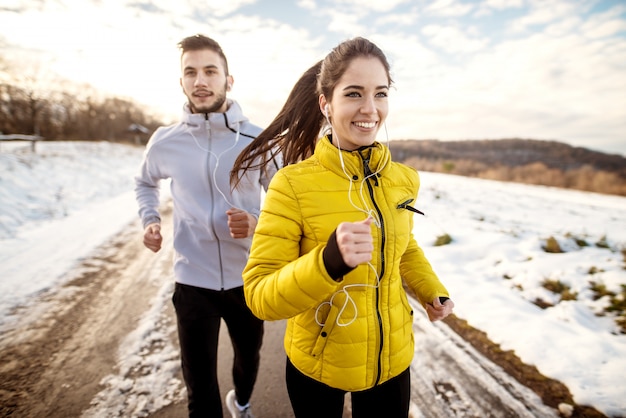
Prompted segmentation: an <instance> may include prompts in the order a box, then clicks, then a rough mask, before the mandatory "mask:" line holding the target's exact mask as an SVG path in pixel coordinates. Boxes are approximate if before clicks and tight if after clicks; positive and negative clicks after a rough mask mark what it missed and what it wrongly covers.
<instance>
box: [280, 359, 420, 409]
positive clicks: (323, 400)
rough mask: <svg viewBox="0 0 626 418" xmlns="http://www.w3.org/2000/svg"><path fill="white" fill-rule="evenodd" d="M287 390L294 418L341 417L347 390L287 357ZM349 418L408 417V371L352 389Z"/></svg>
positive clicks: (409, 379)
mask: <svg viewBox="0 0 626 418" xmlns="http://www.w3.org/2000/svg"><path fill="white" fill-rule="evenodd" d="M286 380H287V391H288V392H289V400H290V401H291V407H292V408H293V412H294V414H295V416H296V417H297V418H319V417H324V418H341V417H342V416H343V403H344V402H343V401H344V396H345V394H346V391H344V390H340V389H335V388H332V387H330V386H328V385H325V384H323V383H321V382H318V381H317V380H314V379H311V378H310V377H308V376H305V375H304V374H302V373H301V372H300V371H299V370H298V369H296V368H295V367H294V366H293V364H291V362H290V361H289V359H287V367H286ZM350 396H351V397H352V418H407V417H408V416H409V402H410V400H411V372H410V368H407V369H406V370H405V371H404V372H402V373H401V374H400V375H398V376H396V377H394V378H393V379H391V380H388V381H387V382H385V383H383V384H382V385H378V386H375V387H373V388H371V389H368V390H364V391H362V392H351V394H350Z"/></svg>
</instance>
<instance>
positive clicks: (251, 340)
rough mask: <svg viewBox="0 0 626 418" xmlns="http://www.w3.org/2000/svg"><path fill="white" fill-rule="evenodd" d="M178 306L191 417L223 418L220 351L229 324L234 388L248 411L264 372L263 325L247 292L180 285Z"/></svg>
mask: <svg viewBox="0 0 626 418" xmlns="http://www.w3.org/2000/svg"><path fill="white" fill-rule="evenodd" d="M172 302H173V304H174V308H175V310H176V319H177V324H178V340H179V343H180V355H181V364H182V370H183V377H184V379H185V385H186V386H187V401H188V409H189V417H221V416H222V399H221V396H220V390H219V385H218V379H217V348H218V337H219V331H220V321H221V319H222V318H223V319H224V322H225V323H226V326H227V327H228V333H229V334H230V339H231V341H232V345H233V350H234V359H233V382H234V385H235V392H236V394H237V400H238V402H239V403H240V404H241V405H245V404H246V403H247V402H248V401H249V400H250V396H251V395H252V389H253V387H254V383H255V382H256V378H257V373H258V370H259V361H260V354H259V351H260V349H261V343H262V341H263V321H261V320H260V319H258V318H256V317H255V316H254V315H253V314H252V312H251V311H250V309H249V308H248V306H247V305H246V302H245V299H244V296H243V287H237V288H235V289H231V290H225V291H215V290H209V289H202V288H199V287H194V286H187V285H183V284H180V283H176V287H175V289H174V295H173V296H172Z"/></svg>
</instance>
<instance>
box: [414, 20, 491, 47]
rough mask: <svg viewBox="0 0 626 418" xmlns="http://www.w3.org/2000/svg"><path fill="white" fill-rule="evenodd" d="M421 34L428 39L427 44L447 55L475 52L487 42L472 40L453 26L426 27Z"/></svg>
mask: <svg viewBox="0 0 626 418" xmlns="http://www.w3.org/2000/svg"><path fill="white" fill-rule="evenodd" d="M422 33H423V34H424V35H425V36H426V37H427V38H428V40H429V43H431V44H432V45H434V46H436V47H439V48H441V50H443V51H445V52H446V53H449V54H456V53H473V52H477V51H480V50H481V49H483V48H484V47H485V46H486V45H487V44H488V42H489V41H488V40H487V39H485V38H483V39H472V38H470V37H469V36H467V35H466V34H465V33H463V32H462V31H461V30H460V29H459V28H457V27H453V26H441V25H427V26H425V27H424V28H423V29H422Z"/></svg>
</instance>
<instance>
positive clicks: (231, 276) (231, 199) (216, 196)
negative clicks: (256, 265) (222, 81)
mask: <svg viewBox="0 0 626 418" xmlns="http://www.w3.org/2000/svg"><path fill="white" fill-rule="evenodd" d="M260 132H261V128H260V127H258V126H256V125H253V124H251V123H250V122H249V121H248V118H246V117H245V116H244V115H243V112H242V111H241V107H240V106H239V105H238V104H237V102H235V101H233V100H228V110H227V111H226V113H209V114H204V113H196V114H193V113H191V112H190V111H189V106H188V105H187V104H186V105H185V107H184V109H183V117H182V120H181V122H178V123H176V124H174V125H171V126H167V127H161V128H159V129H157V130H156V131H155V132H154V134H153V135H152V137H151V138H150V140H149V141H148V144H147V146H146V150H145V152H144V158H143V161H142V163H141V166H140V167H139V172H138V174H137V175H136V176H135V193H136V198H137V203H138V205H139V216H140V217H141V221H142V223H143V226H144V228H145V227H146V226H147V225H148V224H150V223H153V222H157V221H160V218H161V217H160V214H159V204H160V195H159V183H160V180H164V179H170V180H171V186H170V187H171V194H172V200H173V205H174V211H173V218H174V228H173V233H174V251H175V256H174V275H175V278H176V281H177V282H179V283H182V284H186V285H191V286H197V287H202V288H205V289H212V290H228V289H232V288H235V287H238V286H242V285H243V281H242V278H241V273H242V271H243V268H244V266H245V265H246V262H247V259H248V253H249V249H250V244H251V242H252V237H248V238H243V239H235V238H232V237H231V236H230V231H229V229H228V223H227V222H228V216H227V215H226V211H227V210H228V209H229V208H231V207H232V206H233V205H234V206H235V207H237V208H240V209H243V210H245V211H247V212H249V213H251V214H252V215H254V216H255V217H258V215H259V213H260V199H261V190H262V188H263V189H265V190H267V186H268V185H269V182H270V179H271V177H272V176H273V175H274V173H275V172H276V171H277V169H278V168H279V167H278V165H279V163H276V164H274V163H272V162H270V164H268V167H267V173H265V174H264V173H263V172H262V171H261V170H249V171H248V172H247V173H246V176H244V178H243V179H242V180H241V182H240V183H239V185H238V186H237V188H236V189H235V190H231V186H230V170H231V169H232V167H233V165H234V162H235V159H236V158H237V156H238V155H239V153H240V152H241V151H242V150H243V148H244V147H245V146H246V145H248V144H249V143H250V142H251V141H252V140H253V139H254V138H255V137H256V136H257V135H258V134H259V133H260ZM222 194H223V196H222ZM227 200H228V201H227Z"/></svg>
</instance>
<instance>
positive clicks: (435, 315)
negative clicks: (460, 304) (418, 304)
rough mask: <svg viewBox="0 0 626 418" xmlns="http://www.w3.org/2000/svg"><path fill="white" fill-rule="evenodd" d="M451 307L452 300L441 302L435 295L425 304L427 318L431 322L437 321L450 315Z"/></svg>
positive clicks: (452, 305) (452, 307) (452, 306)
mask: <svg viewBox="0 0 626 418" xmlns="http://www.w3.org/2000/svg"><path fill="white" fill-rule="evenodd" d="M453 309H454V302H452V300H450V299H448V300H446V301H445V302H444V303H443V304H442V303H441V301H440V300H439V298H438V297H437V298H435V299H433V302H432V303H427V304H426V313H427V314H428V319H430V320H431V321H432V322H435V321H438V320H440V319H443V318H445V317H446V316H448V315H450V314H451V313H452V310H453Z"/></svg>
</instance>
